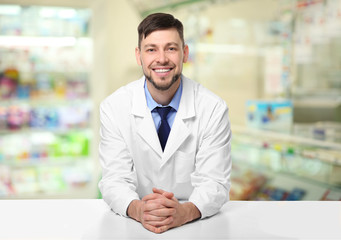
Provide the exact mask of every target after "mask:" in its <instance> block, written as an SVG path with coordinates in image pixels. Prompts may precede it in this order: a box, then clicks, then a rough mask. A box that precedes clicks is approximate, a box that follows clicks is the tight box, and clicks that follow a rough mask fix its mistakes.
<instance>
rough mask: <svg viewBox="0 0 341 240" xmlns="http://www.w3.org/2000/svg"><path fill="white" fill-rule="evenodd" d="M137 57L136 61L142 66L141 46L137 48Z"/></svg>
mask: <svg viewBox="0 0 341 240" xmlns="http://www.w3.org/2000/svg"><path fill="white" fill-rule="evenodd" d="M135 57H136V62H137V64H138V65H140V66H142V62H141V51H140V49H139V47H136V48H135Z"/></svg>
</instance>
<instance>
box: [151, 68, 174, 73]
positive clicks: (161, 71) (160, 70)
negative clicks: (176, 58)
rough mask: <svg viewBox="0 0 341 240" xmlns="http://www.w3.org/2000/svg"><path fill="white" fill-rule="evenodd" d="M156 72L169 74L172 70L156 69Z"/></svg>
mask: <svg viewBox="0 0 341 240" xmlns="http://www.w3.org/2000/svg"><path fill="white" fill-rule="evenodd" d="M154 71H155V72H157V73H164V72H169V71H170V69H169V68H167V69H155V70H154Z"/></svg>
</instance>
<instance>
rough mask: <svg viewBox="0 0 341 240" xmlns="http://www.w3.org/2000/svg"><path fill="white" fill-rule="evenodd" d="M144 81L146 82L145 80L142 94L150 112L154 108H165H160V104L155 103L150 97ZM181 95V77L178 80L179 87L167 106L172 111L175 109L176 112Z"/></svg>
mask: <svg viewBox="0 0 341 240" xmlns="http://www.w3.org/2000/svg"><path fill="white" fill-rule="evenodd" d="M146 81H147V80H145V82H144V92H145V95H146V100H147V106H148V108H149V109H150V111H153V110H154V109H155V108H156V107H165V106H162V105H161V104H159V103H157V102H155V100H154V99H153V98H152V95H150V92H149V90H148V87H147V84H146ZM181 95H182V77H181V79H180V85H179V87H178V89H177V90H176V92H175V94H174V97H173V99H172V101H171V102H170V103H169V104H168V105H167V106H170V107H172V108H173V109H175V110H176V111H178V109H179V105H180V100H181Z"/></svg>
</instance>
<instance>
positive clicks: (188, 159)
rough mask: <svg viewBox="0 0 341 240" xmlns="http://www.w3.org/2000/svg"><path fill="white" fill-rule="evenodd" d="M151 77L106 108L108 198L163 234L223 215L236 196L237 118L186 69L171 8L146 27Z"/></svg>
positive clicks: (141, 30) (104, 185)
mask: <svg viewBox="0 0 341 240" xmlns="http://www.w3.org/2000/svg"><path fill="white" fill-rule="evenodd" d="M138 35H139V39H138V47H136V49H135V55H136V60H137V63H138V64H139V65H140V66H142V70H143V75H144V76H143V77H142V78H141V79H139V80H137V81H134V82H132V83H130V84H128V85H127V86H124V87H122V88H120V89H118V90H117V91H116V92H114V93H113V94H111V95H110V96H108V97H107V98H106V99H105V100H104V101H103V102H102V103H101V107H100V118H101V130H100V135H101V141H100V147H99V152H100V162H101V166H102V170H103V176H102V180H101V181H100V183H99V187H100V190H101V192H102V195H103V198H104V200H105V201H106V202H107V203H108V205H109V206H110V207H111V209H112V210H113V211H114V212H116V213H117V214H120V215H122V216H128V217H131V218H133V219H135V220H137V221H139V222H141V223H142V225H143V226H144V227H145V228H146V229H148V230H149V231H152V232H155V233H162V232H164V231H167V230H168V229H170V228H174V227H178V226H181V225H183V224H185V223H187V222H191V221H193V220H196V219H200V218H205V217H208V216H212V215H214V214H216V213H217V212H218V211H219V209H220V208H221V207H222V206H223V204H225V203H226V202H227V201H228V199H229V190H230V172H231V157H230V151H231V147H230V139H231V131H230V122H229V118H228V108H227V106H226V104H225V102H224V101H223V100H222V99H220V98H219V97H218V96H216V95H214V94H213V93H212V92H210V91H208V90H207V89H205V88H204V87H203V86H201V85H200V84H198V83H196V82H194V81H192V80H190V79H188V78H186V77H185V76H183V75H182V67H183V63H185V62H186V61H187V59H188V53H189V49H188V46H187V45H186V44H185V42H184V37H183V25H182V23H181V22H180V21H179V20H178V19H175V18H174V17H173V16H172V15H170V14H165V13H155V14H151V15H149V16H147V17H146V18H145V19H144V20H143V21H142V22H141V23H140V25H139V26H138Z"/></svg>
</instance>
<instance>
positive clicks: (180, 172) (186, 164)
mask: <svg viewBox="0 0 341 240" xmlns="http://www.w3.org/2000/svg"><path fill="white" fill-rule="evenodd" d="M174 160H175V161H174V164H175V175H176V178H175V179H176V182H177V183H185V182H189V181H190V180H191V173H192V172H193V171H194V162H195V161H194V160H195V152H193V153H184V152H176V153H175V155H174Z"/></svg>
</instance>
